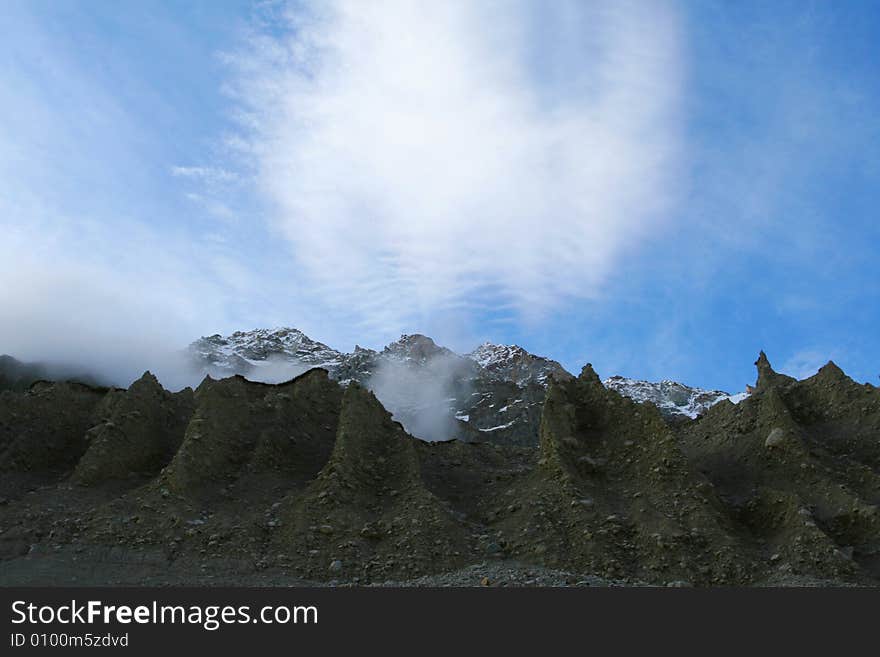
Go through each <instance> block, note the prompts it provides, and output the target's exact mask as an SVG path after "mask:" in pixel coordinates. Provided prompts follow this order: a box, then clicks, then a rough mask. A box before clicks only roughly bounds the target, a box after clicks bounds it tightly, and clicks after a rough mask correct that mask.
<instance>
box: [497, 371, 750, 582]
mask: <svg viewBox="0 0 880 657" xmlns="http://www.w3.org/2000/svg"><path fill="white" fill-rule="evenodd" d="M511 497H512V498H513V499H514V500H516V502H515V503H514V504H513V505H512V507H511V508H510V513H508V514H507V516H506V517H505V518H503V519H502V520H501V521H500V522H499V528H500V529H501V530H502V531H503V532H504V535H505V536H506V537H507V544H508V549H509V551H510V553H511V554H512V555H515V556H517V557H519V558H521V559H532V560H536V561H538V562H539V563H542V564H544V565H547V566H551V567H564V568H568V569H575V570H578V571H579V572H593V573H596V574H598V575H601V576H604V577H609V578H615V577H619V576H626V577H635V578H638V579H643V580H645V581H653V582H670V581H679V580H686V581H689V582H692V583H701V584H707V583H727V582H732V581H743V580H744V579H746V577H747V576H746V573H747V571H748V567H749V557H748V555H747V553H746V551H745V550H744V549H743V546H742V545H741V544H740V542H739V540H738V538H737V536H736V534H735V532H734V531H733V528H732V527H731V526H730V523H729V522H728V520H727V518H726V517H725V515H724V512H723V509H722V505H721V503H720V502H719V501H718V500H717V499H716V498H715V496H714V493H713V491H712V487H711V485H710V484H709V483H708V482H707V481H706V480H705V479H704V478H703V477H701V476H700V475H698V474H697V473H695V472H694V471H693V470H692V469H691V467H690V466H689V464H688V463H687V461H686V459H685V458H684V456H683V454H682V453H681V452H680V450H679V449H678V447H677V445H676V440H675V437H674V436H673V435H672V434H671V432H670V429H669V428H668V426H667V425H666V423H665V422H664V420H663V418H662V416H661V415H660V413H659V411H658V410H657V409H656V408H655V407H654V406H652V405H649V404H644V405H639V404H636V403H634V402H633V401H631V400H629V399H627V398H624V397H622V396H620V395H619V394H617V393H616V392H614V391H612V390H607V389H606V388H604V387H603V386H602V384H601V382H600V380H599V378H598V376H597V375H596V374H595V372H594V371H593V370H592V368H591V367H590V366H589V365H588V366H587V367H585V368H584V370H583V372H582V373H581V375H580V376H579V377H578V379H577V380H575V381H571V382H562V383H556V384H554V385H553V386H552V387H551V388H550V390H549V392H548V395H547V401H546V403H545V407H544V415H543V417H542V421H541V445H540V459H539V461H538V467H537V468H536V469H535V470H534V472H533V473H532V474H531V475H530V476H529V477H528V478H527V479H526V480H524V481H522V482H521V484H520V485H519V487H518V488H516V489H515V490H514V491H513V494H512V495H511Z"/></svg>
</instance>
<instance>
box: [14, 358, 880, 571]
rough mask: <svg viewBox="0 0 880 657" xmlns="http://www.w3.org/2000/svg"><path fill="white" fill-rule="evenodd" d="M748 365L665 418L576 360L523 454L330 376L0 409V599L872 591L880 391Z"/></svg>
mask: <svg viewBox="0 0 880 657" xmlns="http://www.w3.org/2000/svg"><path fill="white" fill-rule="evenodd" d="M756 365H757V366H758V372H759V373H758V382H757V384H756V386H755V392H754V393H753V394H752V395H751V396H749V397H748V398H746V399H744V400H743V401H741V402H740V403H739V404H733V403H731V402H729V401H721V402H719V403H717V404H715V405H714V406H712V407H711V408H710V409H709V410H708V411H707V412H706V413H705V414H703V415H702V416H700V417H699V418H697V419H696V420H692V421H683V422H676V423H670V422H668V421H667V420H666V419H665V418H664V417H663V416H662V415H661V414H660V412H659V410H658V409H657V408H656V407H655V406H654V405H652V404H644V403H637V402H635V401H633V400H632V399H629V398H627V397H625V396H622V395H620V394H619V393H618V392H616V391H615V390H613V389H609V388H608V387H606V386H605V385H603V384H602V382H601V380H600V379H599V376H598V375H597V374H596V372H595V371H594V370H593V368H592V367H591V366H589V365H587V366H585V367H584V368H583V370H582V371H581V373H580V375H579V376H578V377H577V378H575V377H571V378H568V379H564V380H561V381H558V380H555V379H554V380H551V381H550V382H549V384H548V387H547V390H546V400H545V401H544V403H543V404H542V405H541V408H540V414H539V420H538V425H539V442H538V445H536V446H516V445H497V444H491V443H486V442H470V443H469V442H462V441H445V442H425V441H421V440H418V439H416V438H414V437H412V436H411V435H409V434H408V433H407V432H406V431H405V430H404V429H403V427H402V426H401V425H400V424H399V423H397V422H395V421H394V420H393V419H392V417H391V415H390V413H388V412H387V411H386V410H385V409H384V408H383V407H382V405H381V403H380V402H379V401H378V399H377V398H376V397H375V396H374V395H373V394H372V393H371V392H370V391H369V390H367V389H365V388H364V387H363V386H361V385H359V384H358V383H356V382H352V383H350V384H349V385H348V386H341V385H340V384H339V383H337V382H336V381H334V380H332V379H331V378H330V377H329V375H328V373H327V371H326V370H322V369H311V370H309V371H307V372H305V373H304V374H302V375H300V376H298V377H296V378H294V379H292V380H289V381H286V382H283V383H280V384H266V383H258V382H253V381H249V380H247V379H245V378H244V377H241V376H232V377H228V378H225V379H222V380H215V379H211V378H207V379H205V381H203V382H202V384H201V385H199V386H198V388H197V389H196V390H190V389H185V390H183V391H180V392H177V393H171V392H169V391H167V390H164V389H163V388H162V386H161V385H160V384H159V382H158V381H157V380H156V379H155V377H153V376H152V375H150V374H149V373H147V374H145V375H144V376H143V377H142V378H141V379H140V380H138V381H137V382H135V383H134V384H133V385H132V386H131V387H129V388H128V389H127V390H120V389H99V388H94V387H91V386H87V385H83V384H78V383H66V382H58V383H52V382H40V383H37V384H34V385H33V386H31V388H29V389H28V390H27V391H24V392H17V391H4V392H2V393H0V473H2V474H0V499H2V503H0V560H2V567H0V584H7V585H8V584H15V583H18V584H22V583H27V584H31V585H35V584H39V583H43V584H47V583H48V584H62V583H68V584H69V583H82V584H113V583H129V584H145V583H153V584H182V583H202V584H205V583H234V584H254V583H256V582H259V583H262V584H269V585H272V584H275V585H291V584H294V585H295V584H313V583H316V582H336V583H347V584H356V585H365V584H375V583H382V582H385V581H388V580H392V581H395V582H408V581H416V582H422V583H431V582H432V581H443V580H442V576H443V574H444V573H465V574H466V573H473V574H474V581H473V582H471V583H472V584H474V585H478V584H479V583H480V581H482V577H485V575H481V572H510V573H516V572H523V571H529V569H538V570H540V572H545V573H546V572H552V573H568V574H570V575H565V576H564V577H562V576H560V577H561V578H562V579H563V580H564V581H571V583H575V582H578V581H584V582H593V583H603V582H606V583H607V582H614V583H618V584H627V583H629V584H638V583H648V584H654V585H675V586H678V585H686V584H691V585H719V584H726V585H730V584H735V585H752V584H789V585H791V584H796V585H803V584H817V585H821V584H834V585H841V584H855V585H871V586H876V585H878V583H880V391H878V389H877V388H875V387H873V386H871V385H869V384H858V383H856V382H854V381H852V380H851V379H849V378H848V377H847V376H846V375H845V374H844V373H843V372H842V371H841V370H840V369H839V368H837V367H836V366H835V365H834V364H833V363H829V364H828V365H826V366H825V367H823V368H822V369H821V370H820V371H819V372H818V373H817V374H816V375H815V376H813V377H811V378H809V379H806V380H803V381H795V380H793V379H791V378H789V377H785V376H784V375H780V374H777V373H776V372H774V371H773V369H772V367H771V366H770V364H769V361H768V360H767V359H766V357H765V356H763V355H762V356H761V358H759V360H758V363H756ZM496 563H497V564H508V565H509V567H507V568H490V567H489V566H487V565H486V564H496ZM463 576H467V575H457V576H456V579H455V580H454V581H456V582H458V583H462V582H461V579H460V577H463ZM438 577H441V579H440V580H436V578H438ZM432 578H435V579H432ZM463 583H465V584H467V583H468V582H463ZM510 583H517V582H515V581H514V582H510Z"/></svg>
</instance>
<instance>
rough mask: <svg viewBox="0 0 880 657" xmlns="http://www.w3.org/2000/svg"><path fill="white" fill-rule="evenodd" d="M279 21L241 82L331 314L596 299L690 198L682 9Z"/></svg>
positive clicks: (287, 16) (287, 217)
mask: <svg viewBox="0 0 880 657" xmlns="http://www.w3.org/2000/svg"><path fill="white" fill-rule="evenodd" d="M276 9H277V8H276ZM280 15H281V23H280V24H279V23H278V22H274V23H272V25H271V30H265V31H257V33H255V34H254V35H253V38H252V39H251V41H250V45H249V47H248V48H246V49H244V50H243V51H240V52H238V53H236V54H235V55H233V56H231V57H230V58H229V61H230V62H231V64H232V65H233V66H234V68H235V70H236V71H237V77H236V79H235V80H234V81H233V82H232V83H231V84H230V90H231V93H232V94H233V96H234V98H235V100H236V102H237V104H238V108H239V112H240V116H241V119H242V125H243V126H244V130H243V135H242V137H243V141H242V142H241V145H242V146H243V149H244V152H246V154H247V157H248V162H249V163H252V164H254V165H255V167H256V173H257V180H258V184H259V185H260V189H261V191H262V192H263V194H264V195H265V198H266V199H267V200H268V201H269V203H268V205H269V207H270V208H272V212H273V219H274V223H275V226H276V227H277V228H278V230H280V231H281V233H282V234H283V235H284V236H285V237H286V238H287V239H288V240H289V241H290V243H291V245H292V247H293V252H294V257H295V259H296V261H297V264H298V265H299V266H300V267H301V270H302V272H303V274H304V279H305V280H307V281H308V282H309V286H310V287H311V288H312V289H313V290H314V291H315V294H314V298H315V299H316V300H317V303H319V304H322V305H323V306H325V307H328V308H331V309H334V310H338V309H340V308H344V309H346V310H347V311H349V312H350V313H351V314H352V315H353V317H354V319H356V320H358V321H359V322H361V323H363V324H370V325H373V326H375V327H376V328H377V329H381V330H388V331H392V330H397V329H399V328H401V327H405V326H407V325H409V326H412V325H418V323H420V322H424V321H425V318H426V317H427V316H430V315H432V314H442V313H444V312H453V311H454V312H463V313H464V314H465V315H467V313H468V308H474V307H479V306H480V305H481V304H489V305H491V306H494V307H495V308H498V307H504V306H508V307H510V308H511V309H512V310H513V311H514V312H515V311H517V310H518V311H521V312H522V311H524V310H526V309H528V310H529V311H530V312H540V311H541V310H544V309H549V308H553V307H555V306H557V305H559V304H560V303H561V302H564V301H570V300H572V299H577V298H586V297H590V296H592V295H594V294H595V293H596V292H597V290H598V288H599V286H600V285H601V284H602V282H603V281H604V280H605V279H606V277H607V276H608V274H609V273H610V272H612V271H613V270H614V269H615V268H625V267H626V262H625V259H624V254H625V253H626V252H627V251H628V250H629V249H631V248H632V247H634V246H637V245H638V244H639V243H640V242H641V241H642V240H644V239H646V238H647V237H649V236H651V235H652V234H653V233H654V231H656V230H657V228H658V224H659V222H660V217H661V216H662V214H663V211H664V210H667V209H668V208H669V206H670V204H671V203H673V202H674V201H675V200H676V194H677V191H678V185H677V183H676V172H677V167H678V156H679V151H680V148H681V143H680V139H679V130H678V128H679V119H680V116H679V96H680V85H681V78H682V63H681V53H680V52H679V25H678V19H677V16H676V13H675V12H674V11H673V10H672V9H671V8H670V7H669V6H668V5H666V4H663V3H613V4H603V5H601V6H598V3H597V5H592V4H590V5H587V4H584V3H577V2H572V3H551V4H545V3H540V4H539V3H489V4H486V3H473V2H442V3H424V2H407V1H400V2H379V3H358V2H330V3H315V4H314V5H313V4H306V5H303V4H302V3H296V4H295V5H292V6H290V7H288V8H287V9H286V10H284V11H282V12H281V14H280ZM538 15H540V17H541V20H540V21H536V20H534V19H535V18H536V16H538ZM276 16H277V14H276Z"/></svg>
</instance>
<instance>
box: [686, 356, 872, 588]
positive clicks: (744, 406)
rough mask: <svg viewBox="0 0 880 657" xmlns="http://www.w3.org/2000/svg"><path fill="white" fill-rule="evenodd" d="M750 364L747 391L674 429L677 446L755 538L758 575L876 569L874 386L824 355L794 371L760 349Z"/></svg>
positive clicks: (855, 573) (842, 574) (844, 574)
mask: <svg viewBox="0 0 880 657" xmlns="http://www.w3.org/2000/svg"><path fill="white" fill-rule="evenodd" d="M758 372H759V374H758V385H757V386H756V392H755V394H753V395H752V397H750V398H749V399H747V400H745V401H743V402H741V403H740V404H738V405H736V406H734V405H733V404H730V403H727V402H724V403H721V404H719V405H718V406H716V407H713V408H712V409H710V410H709V412H708V413H707V414H706V415H705V416H704V417H703V418H701V419H700V420H698V421H697V422H695V423H693V424H690V425H687V426H684V427H682V428H681V429H680V435H681V438H682V446H683V449H684V450H685V452H686V454H687V455H688V457H689V459H690V460H691V461H692V463H693V464H694V466H695V467H696V468H698V469H699V470H700V471H701V472H703V473H704V474H705V475H706V476H707V477H708V478H709V479H710V480H711V481H712V482H713V484H714V485H715V486H716V489H717V490H718V492H719V495H720V496H721V497H722V498H723V499H724V501H725V503H726V504H727V505H728V507H729V508H730V510H731V514H732V515H733V516H734V517H735V518H736V520H737V523H738V525H739V526H740V527H742V528H743V529H745V530H746V531H747V532H748V534H749V536H750V537H751V538H752V539H753V540H754V542H755V543H756V544H757V545H758V547H759V552H760V554H761V556H762V557H763V561H764V563H766V564H768V568H767V569H766V573H765V574H766V576H768V577H770V576H774V575H775V574H778V572H780V571H781V572H783V573H791V574H794V575H799V574H807V575H810V576H815V577H831V578H843V579H852V578H859V577H864V576H866V575H867V576H874V577H877V576H878V575H880V552H878V550H880V514H878V508H877V505H878V504H880V476H878V475H880V460H878V449H880V447H878V446H880V391H878V390H877V389H876V388H874V387H873V386H869V385H860V384H857V383H855V382H854V381H852V380H851V379H849V378H848V377H847V376H846V375H845V374H843V372H842V371H840V369H839V368H837V367H836V366H835V365H833V363H831V364H829V365H826V366H825V367H823V368H822V369H821V370H820V371H819V373H818V374H816V375H815V376H813V377H811V378H809V379H806V380H804V381H795V380H794V379H791V378H789V377H782V376H774V374H775V373H773V371H772V368H771V367H770V364H769V362H768V361H767V359H766V356H763V354H762V358H760V359H759V361H758Z"/></svg>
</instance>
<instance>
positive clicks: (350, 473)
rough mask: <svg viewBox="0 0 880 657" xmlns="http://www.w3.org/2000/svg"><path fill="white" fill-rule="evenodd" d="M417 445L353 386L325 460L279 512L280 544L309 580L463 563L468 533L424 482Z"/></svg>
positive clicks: (377, 576)
mask: <svg viewBox="0 0 880 657" xmlns="http://www.w3.org/2000/svg"><path fill="white" fill-rule="evenodd" d="M417 444H418V441H417V440H416V439H415V438H412V437H411V436H409V435H408V434H407V433H406V432H405V431H404V430H403V428H402V427H401V425H400V424H398V423H396V422H394V421H392V419H391V415H390V414H389V413H388V412H387V411H386V410H385V409H384V408H383V407H382V405H381V404H380V403H379V402H378V400H377V399H376V398H375V397H374V396H373V394H372V393H371V392H369V391H367V390H365V389H363V388H361V387H360V386H358V385H357V384H352V385H350V386H349V387H348V388H347V389H346V391H345V395H344V398H343V402H342V410H341V413H340V416H339V425H338V430H337V434H336V443H335V446H334V448H333V453H332V455H331V456H330V459H329V461H328V462H327V464H326V465H325V466H324V468H323V469H322V470H321V472H320V473H318V476H317V478H316V479H315V481H314V482H313V483H312V484H310V485H309V487H308V488H307V489H306V491H305V492H304V493H303V494H302V495H301V496H297V497H295V498H293V499H289V500H287V502H286V503H285V505H284V507H283V509H282V511H281V514H280V515H281V518H282V524H283V529H282V531H281V532H280V536H279V540H278V541H276V544H277V545H278V548H279V550H282V551H283V552H284V553H285V554H286V555H287V557H288V559H289V560H291V561H292V562H294V563H296V564H297V566H298V567H299V568H300V569H301V570H302V572H303V573H304V574H305V576H307V577H310V578H321V577H327V576H328V575H329V576H331V577H339V576H341V575H342V574H343V573H345V574H346V575H348V576H349V577H351V576H358V577H360V578H362V579H363V580H364V581H371V580H375V579H382V578H388V577H390V576H402V575H405V574H407V573H410V574H415V573H418V574H423V573H426V572H437V571H440V570H444V569H448V568H451V567H453V566H454V565H461V564H462V563H463V555H464V553H465V552H466V551H467V545H466V535H465V532H464V530H463V529H462V528H461V526H460V524H459V523H458V522H457V521H456V520H455V518H454V517H453V515H452V513H451V511H450V509H449V508H448V506H447V505H445V504H444V503H443V502H442V501H441V500H439V499H438V498H437V497H436V496H435V495H433V494H432V493H431V492H429V491H428V489H427V488H426V487H425V485H424V482H423V481H422V477H421V467H420V461H419V456H418V451H417V447H416V445H417Z"/></svg>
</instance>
